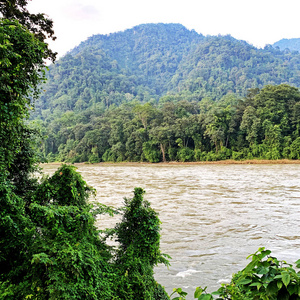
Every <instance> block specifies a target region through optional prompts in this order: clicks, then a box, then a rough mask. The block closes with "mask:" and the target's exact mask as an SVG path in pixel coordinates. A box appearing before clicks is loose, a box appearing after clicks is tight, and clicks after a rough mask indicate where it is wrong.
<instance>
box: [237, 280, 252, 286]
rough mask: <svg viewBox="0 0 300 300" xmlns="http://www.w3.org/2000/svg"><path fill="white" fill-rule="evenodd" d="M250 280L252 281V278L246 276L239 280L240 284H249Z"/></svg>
mask: <svg viewBox="0 0 300 300" xmlns="http://www.w3.org/2000/svg"><path fill="white" fill-rule="evenodd" d="M250 282H252V279H250V278H244V279H241V280H239V281H238V282H237V284H238V285H246V284H249V283H250Z"/></svg>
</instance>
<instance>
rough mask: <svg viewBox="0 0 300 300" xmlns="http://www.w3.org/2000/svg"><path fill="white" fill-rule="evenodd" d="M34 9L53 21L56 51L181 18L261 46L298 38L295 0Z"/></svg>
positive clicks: (36, 2) (129, 1) (63, 1)
mask: <svg viewBox="0 0 300 300" xmlns="http://www.w3.org/2000/svg"><path fill="white" fill-rule="evenodd" d="M28 9H29V11H30V12H32V13H37V12H41V13H45V14H46V15H48V16H49V18H51V19H52V20H53V22H54V30H55V35H56V37H57V40H56V41H55V42H49V44H50V46H51V49H53V50H54V51H56V52H58V57H61V56H63V55H64V54H65V53H67V52H68V51H70V50H71V49H73V48H74V47H75V46H77V45H79V44H80V42H81V41H84V40H86V39H87V38H88V37H90V36H92V35H95V34H109V33H113V32H117V31H124V30H126V29H129V28H132V27H134V26H136V25H139V24H145V23H180V24H182V25H183V26H185V27H186V28H187V29H190V30H192V29H194V30H195V31H196V32H198V33H201V34H203V35H218V34H221V35H226V34H230V35H231V36H233V37H234V38H236V39H241V40H245V41H247V42H248V43H250V44H252V45H253V46H255V47H258V48H262V47H264V46H265V45H266V44H273V43H274V42H277V41H279V40H280V39H282V38H300V26H299V11H300V1H299V0H284V1H283V0H280V1H278V0H251V1H250V0H206V1H205V0H180V1H179V0H151V1H149V0H51V1H49V0H31V1H30V2H29V5H28Z"/></svg>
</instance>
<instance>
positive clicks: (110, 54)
mask: <svg viewBox="0 0 300 300" xmlns="http://www.w3.org/2000/svg"><path fill="white" fill-rule="evenodd" d="M47 77H48V81H47V83H46V84H45V85H44V86H43V87H42V88H43V90H44V93H43V94H42V95H41V97H40V99H39V100H38V101H37V102H36V110H35V112H34V113H33V114H32V119H35V120H36V121H35V126H36V127H39V128H40V129H41V130H42V132H43V134H44V135H45V136H47V139H46V140H44V141H42V147H41V155H43V156H44V157H47V158H48V159H49V160H61V161H70V162H81V161H90V162H98V161H124V160H127V161H151V162H158V161H166V160H180V161H187V160H216V159H226V158H234V159H244V158H267V159H278V158H298V155H299V153H298V152H297V150H295V149H296V148H297V147H296V145H297V143H298V142H299V141H298V137H299V128H298V124H299V120H298V119H299V117H298V114H299V113H298V101H299V91H298V89H297V88H298V87H300V55H299V53H297V52H291V51H280V50H279V49H278V48H273V47H272V46H267V47H265V48H264V49H257V48H255V47H253V46H251V45H249V44H247V43H246V42H244V41H240V40H236V39H234V38H233V37H231V36H208V37H204V36H203V35H201V34H198V33H196V32H195V31H190V30H187V29H186V28H185V27H183V26H182V25H179V24H145V25H140V26H136V27H134V28H132V29H128V30H126V31H124V32H118V33H114V34H110V35H95V36H92V37H91V38H89V39H87V40H86V41H84V42H82V43H81V44H80V45H79V46H78V47H76V48H75V49H73V50H72V51H70V52H69V53H68V54H67V55H66V56H64V57H63V58H61V59H60V60H59V61H58V62H57V63H56V64H55V65H51V66H50V67H49V72H48V73H47ZM290 98H291V99H290ZM261 99H265V100H261ZM264 102H266V103H264ZM277 102H278V103H277ZM267 103H271V104H270V105H271V106H270V107H269V108H268V105H269V104H267ZM268 110H269V111H271V112H270V113H269V112H268ZM290 147H292V148H290Z"/></svg>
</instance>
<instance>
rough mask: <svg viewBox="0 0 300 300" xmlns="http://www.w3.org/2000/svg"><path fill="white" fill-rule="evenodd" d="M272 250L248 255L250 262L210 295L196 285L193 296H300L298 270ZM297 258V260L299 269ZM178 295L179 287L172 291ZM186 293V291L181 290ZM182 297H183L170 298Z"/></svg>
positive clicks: (235, 299)
mask: <svg viewBox="0 0 300 300" xmlns="http://www.w3.org/2000/svg"><path fill="white" fill-rule="evenodd" d="M270 254H271V251H270V250H265V248H260V249H259V250H258V251H257V252H255V253H254V254H252V255H250V256H249V257H248V258H250V257H251V258H252V260H251V262H250V263H249V264H248V265H247V266H246V267H245V268H244V269H243V270H241V271H239V272H238V273H236V274H234V275H233V277H232V280H231V282H230V283H229V284H222V287H220V288H219V289H218V291H216V292H213V293H212V294H209V293H206V288H205V289H202V288H201V287H198V288H197V289H196V291H195V295H194V297H195V298H196V299H199V300H200V299H201V300H204V299H214V298H213V295H218V297H217V298H216V299H220V300H221V299H233V300H239V299H241V300H242V299H246V300H253V299H266V300H276V299H299V298H300V273H299V272H297V271H296V270H295V269H294V268H293V267H292V265H291V264H288V263H286V262H285V261H279V260H278V259H277V258H276V257H272V256H270ZM299 263H300V261H299V260H298V261H297V262H296V268H299V266H300V264H299ZM175 292H177V293H178V294H179V295H181V294H182V293H183V292H182V291H181V289H180V290H179V291H178V289H177V290H175ZM184 296H186V293H184ZM174 299H185V298H178V297H177V298H173V300H174Z"/></svg>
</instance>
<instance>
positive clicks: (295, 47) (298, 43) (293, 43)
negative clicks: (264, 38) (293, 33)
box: [273, 38, 300, 52]
mask: <svg viewBox="0 0 300 300" xmlns="http://www.w3.org/2000/svg"><path fill="white" fill-rule="evenodd" d="M273 47H274V48H276V47H279V49H280V50H286V49H289V50H290V51H298V52H299V51H300V38H294V39H282V40H280V41H278V42H276V43H274V44H273Z"/></svg>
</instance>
